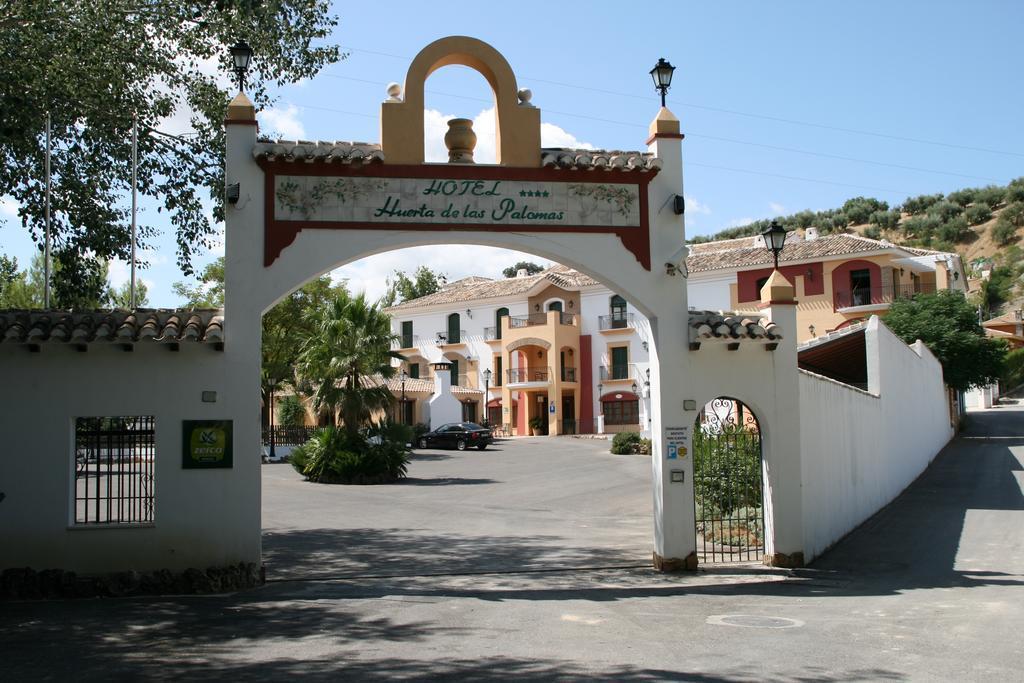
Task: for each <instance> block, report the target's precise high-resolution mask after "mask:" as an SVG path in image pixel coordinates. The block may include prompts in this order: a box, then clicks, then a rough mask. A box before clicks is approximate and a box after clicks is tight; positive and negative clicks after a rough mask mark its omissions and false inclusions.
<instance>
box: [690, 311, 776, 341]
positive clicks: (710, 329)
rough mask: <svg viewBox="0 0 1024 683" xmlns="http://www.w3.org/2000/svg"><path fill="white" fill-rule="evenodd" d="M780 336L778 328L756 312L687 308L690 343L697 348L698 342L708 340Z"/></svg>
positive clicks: (739, 339) (769, 338)
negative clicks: (688, 310)
mask: <svg viewBox="0 0 1024 683" xmlns="http://www.w3.org/2000/svg"><path fill="white" fill-rule="evenodd" d="M780 339H782V329H781V328H780V327H779V326H778V325H776V324H775V323H773V322H772V321H771V320H769V319H768V318H765V317H763V316H761V315H760V314H759V313H737V312H732V311H690V344H691V346H694V345H696V346H697V347H699V345H700V344H701V343H703V342H710V341H720V342H726V343H739V342H742V341H762V342H777V341H778V340H780Z"/></svg>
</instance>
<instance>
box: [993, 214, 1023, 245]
mask: <svg viewBox="0 0 1024 683" xmlns="http://www.w3.org/2000/svg"><path fill="white" fill-rule="evenodd" d="M989 234H990V235H991V236H992V241H993V242H995V243H996V244H998V245H999V246H1001V247H1005V246H1006V245H1008V244H1011V243H1013V242H1015V241H1017V226H1016V225H1014V224H1013V223H1011V222H1010V221H1004V220H1003V217H1002V216H1000V217H999V220H998V221H996V224H995V225H993V226H992V228H991V229H990V232H989Z"/></svg>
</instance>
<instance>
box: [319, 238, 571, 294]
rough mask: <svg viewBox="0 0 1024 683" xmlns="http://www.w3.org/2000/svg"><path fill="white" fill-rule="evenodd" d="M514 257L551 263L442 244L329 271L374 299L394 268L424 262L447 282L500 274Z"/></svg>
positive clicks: (487, 249) (406, 269)
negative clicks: (474, 276) (475, 276)
mask: <svg viewBox="0 0 1024 683" xmlns="http://www.w3.org/2000/svg"><path fill="white" fill-rule="evenodd" d="M517 261H533V262H534V263H539V264H540V265H542V266H549V265H551V261H548V260H547V259H544V258H540V257H539V256H534V255H532V254H524V253H522V252H519V251H513V250H511V249H499V248H496V247H481V246H474V245H466V244H445V245H431V246H423V247H410V248H408V249H399V250H397V251H389V252H386V253H383V254H376V255H374V256H368V257H366V258H364V259H360V260H358V261H355V262H353V263H350V264H348V265H345V266H342V267H341V268H338V269H337V270H335V271H333V272H332V273H331V279H332V280H333V281H334V282H338V281H340V280H348V288H349V291H351V292H360V291H365V292H366V295H367V296H368V297H369V298H370V299H378V298H380V297H381V296H383V295H384V293H385V292H386V291H387V278H388V277H390V276H391V275H392V274H393V273H394V272H395V271H396V270H401V271H404V272H406V273H412V271H414V270H416V268H418V267H419V266H427V267H429V268H431V269H432V270H434V271H435V272H441V273H444V274H445V275H447V276H448V281H449V282H454V281H455V280H459V279H461V278H464V277H468V276H470V275H480V276H484V277H492V278H502V277H504V276H503V275H502V274H501V271H502V269H504V268H507V267H508V266H511V265H512V264H514V263H516V262H517Z"/></svg>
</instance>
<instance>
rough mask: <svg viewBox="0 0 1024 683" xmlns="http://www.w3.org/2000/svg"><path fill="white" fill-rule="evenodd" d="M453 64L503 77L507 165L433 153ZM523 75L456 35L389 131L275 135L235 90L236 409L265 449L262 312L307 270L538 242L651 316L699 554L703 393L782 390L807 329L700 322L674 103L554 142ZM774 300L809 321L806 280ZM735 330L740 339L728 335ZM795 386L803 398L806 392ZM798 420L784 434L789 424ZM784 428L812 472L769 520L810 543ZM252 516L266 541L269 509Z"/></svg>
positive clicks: (248, 487) (665, 561)
mask: <svg viewBox="0 0 1024 683" xmlns="http://www.w3.org/2000/svg"><path fill="white" fill-rule="evenodd" d="M448 64H463V65H466V66H469V67H471V68H474V69H476V70H478V71H479V72H480V73H481V74H483V75H484V77H485V78H486V79H487V81H488V83H490V84H491V87H492V88H493V89H494V93H495V100H496V106H497V111H498V135H499V152H498V159H499V163H498V164H497V165H488V166H476V165H473V164H464V163H452V164H424V163H423V126H422V116H423V97H422V94H423V82H424V80H425V79H426V77H427V76H429V74H430V73H431V72H432V71H433V70H435V69H437V68H440V67H441V66H445V65H448ZM516 93H517V84H516V81H515V77H514V75H513V74H512V71H511V68H510V67H509V66H508V64H507V62H506V61H505V60H504V58H503V57H501V55H500V54H499V53H498V52H497V51H496V50H494V49H493V48H491V47H490V46H488V45H486V44H485V43H482V42H480V41H478V40H475V39H471V38H464V37H453V38H445V39H442V40H439V41H436V42H435V43H432V44H431V45H429V46H427V47H426V48H424V50H423V51H422V52H421V53H420V54H419V55H418V56H417V57H416V59H414V60H413V63H412V65H411V66H410V68H409V72H408V74H407V76H406V79H405V88H404V99H401V98H400V97H398V96H397V95H395V94H393V95H392V97H391V99H389V100H388V101H386V102H384V103H383V104H382V105H381V144H380V145H372V144H362V143H342V142H331V143H311V142H308V143H307V142H284V141H276V142H275V141H269V140H261V139H259V138H258V135H257V126H256V121H255V111H254V110H253V107H252V105H251V104H250V103H249V101H248V100H247V99H246V98H245V96H244V95H241V94H240V95H238V96H237V97H236V98H235V99H234V100H233V101H232V103H231V105H230V106H229V109H228V114H227V119H226V121H225V123H226V128H227V132H226V148H227V160H226V172H225V173H226V182H227V183H228V185H229V186H235V185H237V187H238V192H237V195H238V197H239V199H238V201H237V202H236V203H234V204H232V205H229V206H228V208H227V212H226V213H227V215H226V289H225V308H226V315H227V316H229V318H230V321H231V322H230V325H229V332H228V335H229V337H228V340H227V344H226V349H227V350H228V351H229V354H230V369H231V373H232V375H233V377H234V381H235V386H236V388H237V391H234V392H233V397H234V399H235V400H237V402H238V405H237V406H236V408H235V410H234V412H235V413H236V414H238V415H240V416H249V415H251V416H252V417H246V418H236V419H238V420H239V422H240V423H241V424H239V426H238V427H236V430H235V434H236V437H235V438H236V446H235V448H236V452H239V453H258V449H259V444H258V436H259V429H258V423H257V418H256V416H258V414H259V413H258V400H259V382H258V375H259V372H258V369H259V364H260V317H261V315H262V314H263V313H264V312H265V311H266V310H268V309H269V308H270V307H271V306H273V305H274V304H275V303H276V302H277V301H279V300H280V299H282V298H283V297H284V296H286V295H287V294H288V293H289V292H291V291H293V290H295V289H296V288H298V287H299V286H301V285H302V284H303V283H304V282H306V281H308V280H310V279H311V278H313V277H315V276H317V275H320V274H322V273H324V272H327V271H329V270H332V269H333V268H336V267H338V266H340V265H343V264H346V263H349V262H351V261H355V260H357V259H360V258H363V257H366V256H370V255H373V254H377V253H381V252H385V251H390V250H394V249H401V248H408V247H415V246H420V245H429V244H451V243H461V244H476V245H486V246H495V247H505V248H509V249H515V250H519V251H524V252H528V253H532V254H536V255H538V256H542V257H545V258H549V259H551V260H553V261H556V262H559V263H562V264H565V265H568V266H571V267H574V268H576V269H578V270H580V271H581V272H583V273H586V274H587V275H590V276H591V277H593V278H595V279H596V280H598V281H600V282H602V283H603V284H605V285H606V286H608V287H609V288H610V289H611V290H613V291H615V292H616V293H618V294H619V295H621V296H623V297H625V298H626V299H628V300H629V301H630V303H631V304H632V305H633V306H634V307H635V308H636V309H637V310H638V311H639V312H641V313H642V314H643V315H644V316H646V317H647V319H648V321H649V323H650V338H649V354H650V369H651V378H650V387H649V389H645V392H649V401H650V410H651V416H652V424H651V437H652V457H651V462H652V491H653V499H654V541H653V550H654V564H655V566H656V567H658V568H660V569H678V568H683V567H693V566H695V562H696V555H695V552H694V550H695V547H694V537H693V528H694V518H693V515H694V511H693V484H692V463H691V461H690V458H688V457H687V452H688V448H689V446H690V439H691V437H692V432H691V431H690V426H692V424H693V419H694V415H695V413H694V412H692V411H695V410H696V405H698V404H696V403H695V401H696V400H697V399H700V398H702V397H703V396H704V395H706V394H712V395H719V394H721V393H724V392H723V391H719V390H715V389H713V388H712V387H714V385H715V384H716V383H718V382H719V381H720V380H721V379H722V378H723V377H727V378H729V380H730V382H737V381H738V382H740V383H741V384H743V387H744V389H749V388H750V387H749V386H748V385H756V386H755V388H754V389H753V390H752V391H753V393H754V394H755V399H754V400H755V401H764V402H769V401H773V400H777V399H778V392H777V391H776V389H777V386H776V377H777V376H778V375H781V374H783V373H787V372H788V373H791V374H792V383H791V385H790V384H787V383H786V382H783V385H785V387H787V389H788V388H792V389H793V390H794V391H795V387H796V375H795V373H796V357H795V346H793V345H792V342H787V341H783V335H782V334H781V332H780V333H779V334H777V335H776V336H773V337H772V340H771V343H767V342H766V339H765V337H764V335H761V336H760V337H758V336H757V335H756V334H755V333H754V332H753V329H754V328H753V327H750V328H749V329H748V328H743V329H742V330H739V329H738V328H737V329H733V328H730V329H729V331H728V332H726V333H723V334H721V335H720V334H719V331H718V327H717V326H715V327H713V328H709V329H712V333H711V334H712V336H713V340H708V339H706V338H703V337H700V336H699V335H700V334H702V333H703V332H700V331H699V330H703V328H700V327H699V326H696V327H695V323H694V317H693V314H692V313H691V312H690V311H689V310H688V306H687V292H686V280H685V278H683V277H682V276H681V275H680V274H679V268H678V265H679V264H678V261H680V260H681V258H682V257H681V256H679V254H681V253H682V252H681V247H682V245H683V242H684V224H683V219H682V216H680V215H677V214H676V213H675V212H674V210H673V205H674V202H673V198H674V197H675V196H676V195H679V194H681V193H682V152H681V146H682V137H683V136H682V135H681V134H680V132H679V122H678V120H677V119H676V118H675V117H674V116H673V115H672V113H671V112H669V111H668V110H667V109H665V108H662V109H661V110H660V111H659V112H658V115H657V117H656V118H655V119H654V121H653V122H652V123H651V126H650V136H649V138H648V139H647V148H646V151H643V152H628V153H621V152H614V153H610V152H601V151H587V150H562V149H557V150H556V149H542V148H541V147H540V111H539V109H537V108H536V107H534V106H533V105H531V104H530V103H529V102H524V101H519V100H518V98H517V97H515V95H516ZM667 255H676V256H667ZM673 260H674V261H676V262H673ZM777 284H778V283H777ZM766 291H767V288H766ZM772 291H774V290H772ZM765 303H766V304H771V306H772V308H770V309H769V312H768V316H769V317H770V318H773V319H776V318H777V319H778V322H779V324H778V325H777V326H776V331H777V332H779V331H780V330H781V329H788V330H790V331H791V330H794V329H795V311H793V310H792V309H793V308H794V307H793V306H792V301H791V297H790V301H783V300H781V299H779V298H778V297H775V298H774V300H770V301H769V300H766V302H765ZM790 313H792V315H791V317H792V320H789V318H787V317H786V316H787V315H789V314H790ZM783 319H785V320H783ZM787 321H788V322H787ZM698 322H700V321H698ZM758 329H761V328H758ZM695 335H696V336H695ZM720 337H722V338H723V339H724V338H725V337H728V339H729V342H728V344H718V341H719V338H720ZM698 338H699V339H705V341H703V342H695V341H694V340H695V339H698ZM741 342H742V343H741ZM741 347H742V348H741ZM766 349H767V350H768V352H769V353H768V354H766V353H765V351H766ZM790 356H791V358H790ZM766 361H767V362H766ZM787 378H788V375H787ZM787 381H788V379H787ZM510 399H511V397H510ZM784 400H785V401H786V402H787V403H788V405H790V406H792V405H795V404H796V400H795V394H793V395H792V396H787V397H784ZM780 416H781V412H780V411H766V412H765V417H764V418H763V419H764V421H766V422H768V423H772V424H773V428H774V421H776V420H779V419H781V418H780ZM784 422H785V420H782V423H784ZM782 423H780V424H779V425H778V433H779V434H785V433H786V429H785V426H784V424H782ZM782 441H783V442H784V446H785V447H786V448H787V449H788V450H787V452H788V453H789V456H788V459H787V460H786V461H785V466H784V467H783V468H782V469H784V470H785V471H786V473H787V474H789V475H792V474H793V473H794V472H795V473H796V476H795V477H790V478H788V479H785V478H783V479H780V480H779V482H780V484H779V485H780V486H793V487H795V489H793V490H795V491H796V494H795V495H791V496H790V498H791V499H792V501H791V502H790V503H789V504H788V507H786V508H785V509H783V508H781V507H779V506H776V507H775V511H776V512H783V513H784V516H782V517H777V518H776V519H775V520H773V521H769V522H768V523H767V524H768V526H769V527H771V529H779V528H785V529H787V534H786V535H784V536H779V537H778V538H777V539H776V540H777V541H779V543H781V545H779V543H776V547H777V548H780V549H781V553H780V557H786V558H795V557H797V556H798V554H799V553H800V552H801V551H802V535H801V531H800V502H799V469H800V468H799V447H798V444H797V446H796V447H795V448H793V447H792V445H793V444H792V443H790V442H787V441H786V440H785V438H783V439H782ZM797 441H798V439H797ZM770 445H771V444H770V442H768V447H769V448H770ZM766 459H767V458H766ZM794 462H795V467H794ZM247 466H248V465H247ZM781 482H786V484H785V485H783V484H781ZM239 487H240V488H239V489H238V490H237V491H235V492H234V495H235V496H236V497H237V499H238V503H239V505H241V506H243V507H244V508H245V509H246V510H251V512H252V516H253V519H254V520H258V519H259V470H258V466H257V465H255V464H254V465H252V470H251V472H250V471H248V470H247V472H246V474H245V475H244V476H241V477H240V478H239ZM786 491H787V492H788V491H789V489H786ZM780 492H781V491H780ZM794 501H795V502H794ZM771 529H770V530H769V533H772V532H771ZM247 533H250V534H252V537H253V538H255V539H257V547H258V535H259V525H258V524H255V525H254V528H252V529H249V530H247ZM768 557H769V559H771V557H772V556H771V555H770V554H769V556H768Z"/></svg>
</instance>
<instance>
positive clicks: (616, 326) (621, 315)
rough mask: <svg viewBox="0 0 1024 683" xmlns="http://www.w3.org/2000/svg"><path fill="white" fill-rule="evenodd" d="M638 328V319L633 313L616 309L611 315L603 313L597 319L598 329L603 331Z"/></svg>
mask: <svg viewBox="0 0 1024 683" xmlns="http://www.w3.org/2000/svg"><path fill="white" fill-rule="evenodd" d="M635 328H636V320H635V318H634V316H633V314H632V313H626V312H625V311H616V312H614V313H612V314H611V315H602V316H600V317H598V319H597V329H598V330H600V331H601V332H611V331H614V330H632V329H635Z"/></svg>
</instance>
